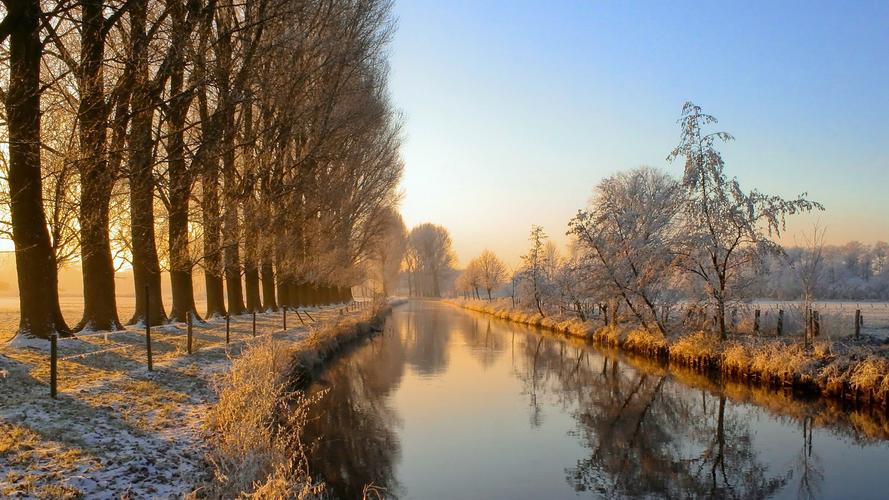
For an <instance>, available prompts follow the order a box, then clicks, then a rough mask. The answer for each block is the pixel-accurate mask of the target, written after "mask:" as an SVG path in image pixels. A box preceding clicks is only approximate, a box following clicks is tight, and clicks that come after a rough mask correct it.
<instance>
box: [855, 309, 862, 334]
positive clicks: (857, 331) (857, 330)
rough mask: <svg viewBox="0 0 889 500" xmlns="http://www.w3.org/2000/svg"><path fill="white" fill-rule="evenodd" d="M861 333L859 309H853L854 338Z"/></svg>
mask: <svg viewBox="0 0 889 500" xmlns="http://www.w3.org/2000/svg"><path fill="white" fill-rule="evenodd" d="M860 335H861V309H856V310H855V338H856V339H857V338H858V337H859V336H860Z"/></svg>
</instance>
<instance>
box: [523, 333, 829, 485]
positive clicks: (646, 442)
mask: <svg viewBox="0 0 889 500" xmlns="http://www.w3.org/2000/svg"><path fill="white" fill-rule="evenodd" d="M521 347H522V349H521V352H522V353H523V354H524V356H525V362H524V363H523V366H524V368H519V370H518V372H517V376H518V377H519V378H521V379H522V380H523V381H524V386H525V388H526V391H527V393H528V396H529V401H530V405H531V413H530V420H531V423H532V426H533V425H539V420H540V418H542V417H541V414H540V413H541V409H540V408H541V403H540V401H541V398H543V397H547V398H550V399H552V400H554V401H553V402H556V403H558V404H559V405H560V406H562V407H566V408H570V409H571V411H572V412H573V415H574V417H575V420H576V430H575V431H574V433H573V434H574V435H576V437H577V438H578V439H579V440H580V442H581V443H583V445H584V446H585V447H587V448H589V449H590V450H591V453H590V455H589V456H588V457H586V458H583V459H581V460H578V462H577V465H576V466H575V467H573V468H570V469H569V470H567V471H566V472H567V480H568V482H569V483H570V484H572V486H573V487H574V488H575V490H577V491H589V492H591V493H598V494H605V495H616V494H617V495H627V496H645V495H651V494H657V495H658V496H661V495H663V496H667V497H686V496H695V497H697V496H716V497H731V498H763V497H767V496H769V495H771V494H773V493H775V492H776V491H778V490H779V489H781V488H782V487H784V486H785V485H786V484H787V482H788V480H789V478H790V477H791V475H792V472H793V471H792V470H787V471H784V472H782V473H780V474H777V475H770V474H769V470H768V467H767V466H766V465H765V464H764V463H763V462H762V460H761V459H760V457H759V456H758V454H757V452H756V450H755V449H754V447H753V444H752V441H753V436H752V429H751V428H750V426H749V425H747V424H746V423H745V422H744V420H743V419H742V418H741V417H739V416H738V415H736V414H734V413H731V412H727V411H726V399H725V397H724V396H712V395H708V394H707V393H706V392H703V393H702V394H701V397H700V398H698V397H697V396H694V394H696V393H694V392H692V391H689V390H688V389H687V388H684V387H677V386H676V385H675V384H671V383H669V381H668V376H667V374H666V373H665V372H664V373H646V372H641V371H637V370H634V369H631V368H628V367H624V366H621V363H620V361H619V360H618V359H615V358H609V357H605V356H603V355H601V354H598V353H596V352H593V353H592V354H590V353H589V352H588V351H587V349H588V348H587V347H586V346H584V345H577V344H569V343H568V342H567V341H565V340H562V339H556V338H553V337H549V336H541V337H538V338H537V339H525V341H524V342H523V343H522V346H521ZM590 361H592V362H590ZM520 366H522V365H520ZM708 397H709V398H710V399H713V398H714V397H715V398H716V401H715V402H709V404H708V401H707V399H708ZM809 477H812V476H811V475H810V476H809Z"/></svg>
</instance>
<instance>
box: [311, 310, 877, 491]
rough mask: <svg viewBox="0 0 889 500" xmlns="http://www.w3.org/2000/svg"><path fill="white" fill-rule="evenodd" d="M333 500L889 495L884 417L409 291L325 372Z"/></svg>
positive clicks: (314, 415) (320, 446) (320, 432)
mask: <svg viewBox="0 0 889 500" xmlns="http://www.w3.org/2000/svg"><path fill="white" fill-rule="evenodd" d="M312 391H314V392H318V391H324V394H323V395H322V396H321V398H320V401H319V402H318V403H317V404H316V405H315V407H314V408H313V410H312V411H311V416H310V418H309V422H308V424H307V426H306V428H305V430H304V432H303V439H304V440H305V441H306V442H309V443H311V452H310V454H309V456H310V457H311V458H310V468H311V471H312V472H313V473H314V474H316V475H319V476H320V479H323V480H324V481H326V483H327V485H328V489H329V492H330V493H332V494H333V495H334V496H336V497H339V498H360V497H361V495H362V491H363V489H364V487H365V485H367V484H373V485H374V486H376V487H378V488H380V490H379V491H380V492H381V493H383V495H384V496H387V497H399V498H419V499H426V498H548V499H550V498H577V497H609V498H613V497H652V496H654V497H683V498H684V497H734V498H799V497H817V498H885V497H886V495H887V494H889V441H886V440H885V437H886V434H887V433H886V430H885V429H886V423H885V420H883V419H880V418H878V417H873V416H869V415H868V414H858V413H852V414H849V413H847V412H845V411H843V410H842V409H838V408H837V407H835V406H830V405H826V403H825V402H821V401H805V400H801V399H798V398H795V397H793V396H792V395H788V394H783V393H777V392H774V391H766V390H761V389H755V388H749V387H746V386H742V385H740V384H721V383H718V382H717V381H713V380H711V379H709V378H707V377H704V376H701V375H696V374H694V373H693V372H683V371H675V370H667V369H665V368H664V367H662V366H661V365H659V364H657V363H651V362H646V361H645V360H640V359H635V358H626V357H623V356H620V355H617V354H615V353H611V352H605V351H601V350H599V349H598V348H596V347H594V346H592V345H588V344H585V343H584V342H581V341H579V340H577V339H570V338H567V337H561V336H557V335H552V334H548V333H543V332H540V331H537V330H535V329H532V328H528V327H525V326H521V325H517V324H513V323H507V322H505V321H502V320H498V319H494V318H491V317H489V316H484V315H481V314H479V313H472V312H467V311H464V310H461V309H458V308H456V307H454V306H450V305H447V304H443V303H438V302H432V301H412V302H410V303H408V304H406V305H403V306H400V307H398V308H396V309H395V310H394V311H393V313H392V315H391V317H390V318H389V319H388V320H387V323H386V326H385V329H384V331H383V332H382V333H380V334H379V335H377V336H376V337H373V338H371V339H368V340H366V341H364V342H362V343H361V345H359V346H356V347H355V348H352V349H350V350H349V351H348V352H347V353H345V354H344V355H342V356H341V357H339V358H338V359H337V360H336V361H334V362H333V363H332V365H331V366H330V367H329V368H327V369H326V370H325V371H324V373H322V374H321V376H320V378H319V379H318V382H317V383H315V384H314V386H313V387H312Z"/></svg>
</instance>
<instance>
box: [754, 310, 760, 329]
mask: <svg viewBox="0 0 889 500" xmlns="http://www.w3.org/2000/svg"><path fill="white" fill-rule="evenodd" d="M753 333H759V309H756V310H754V311H753Z"/></svg>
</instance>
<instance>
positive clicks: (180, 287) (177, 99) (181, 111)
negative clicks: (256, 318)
mask: <svg viewBox="0 0 889 500" xmlns="http://www.w3.org/2000/svg"><path fill="white" fill-rule="evenodd" d="M173 19H174V22H175V23H183V22H184V12H183V9H182V8H181V6H180V4H178V3H177V4H174V9H173ZM184 73H185V59H184V57H183V54H182V53H181V52H179V53H177V54H176V62H175V63H174V64H173V68H172V71H171V72H170V94H171V96H172V99H171V102H170V111H169V124H168V125H169V139H167V154H168V155H169V177H170V181H169V182H170V211H169V221H168V228H167V229H168V242H167V243H168V245H169V251H170V285H171V287H172V289H173V308H172V310H171V311H170V320H171V321H186V320H187V315H188V313H191V314H192V317H193V318H196V319H200V316H199V315H198V312H197V307H196V306H195V303H194V282H193V280H192V268H193V265H194V263H193V262H192V260H191V251H190V249H189V244H190V239H189V234H188V208H189V200H190V199H191V187H192V173H191V172H190V171H189V169H188V167H187V166H186V163H185V125H186V124H185V120H186V115H187V113H188V105H189V102H190V100H191V99H190V97H189V96H188V95H185V94H183V90H182V88H183V83H184V81H183V80H184Z"/></svg>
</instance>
